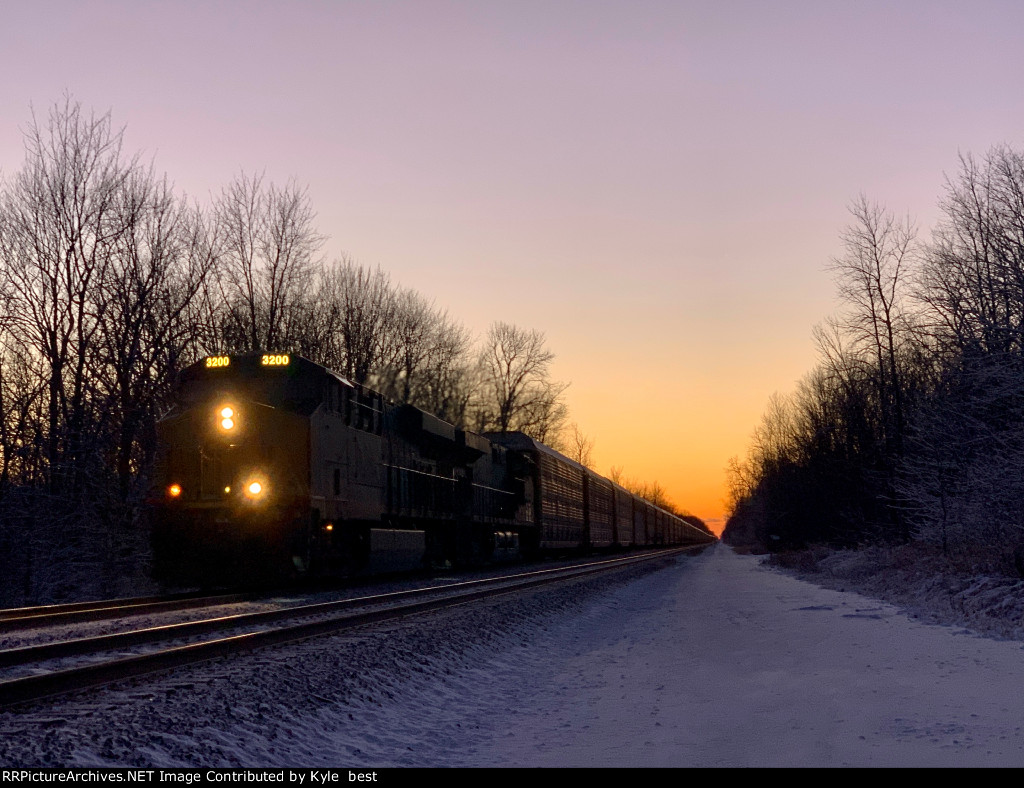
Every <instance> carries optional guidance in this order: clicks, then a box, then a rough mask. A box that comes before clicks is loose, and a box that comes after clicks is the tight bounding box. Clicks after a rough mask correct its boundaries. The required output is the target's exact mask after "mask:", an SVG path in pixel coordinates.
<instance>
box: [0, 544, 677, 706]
mask: <svg viewBox="0 0 1024 788" xmlns="http://www.w3.org/2000/svg"><path fill="white" fill-rule="evenodd" d="M690 549H693V548H692V547H690V548H673V549H670V550H663V551H658V552H656V553H647V554H644V555H642V556H629V557H626V558H616V559H608V560H604V561H599V562H594V563H588V564H585V565H582V566H573V567H564V568H561V569H546V570H540V571H536V572H528V573H524V574H519V575H513V576H511V577H508V576H506V577H502V578H489V579H483V580H470V581H464V582H461V583H456V584H452V585H447V586H433V587H431V588H429V589H418V590H411V591H397V592H392V593H390V594H383V595H379V596H374V597H360V598H358V599H350V600H340V601H339V602H333V603H320V604H314V605H303V606H300V607H298V608H287V609H282V610H275V611H267V612H266V613H256V614H241V616H240V617H236V616H227V617H221V618H218V619H211V620H209V621H202V622H192V625H199V626H200V627H202V626H209V627H210V629H209V630H207V632H209V631H215V630H217V629H220V630H223V629H225V628H231V629H237V628H238V627H240V626H252V625H254V624H257V623H258V624H261V625H262V624H266V623H273V622H274V621H280V620H284V619H287V618H296V617H303V618H309V617H310V616H315V615H321V614H324V613H331V612H335V613H337V612H339V611H342V609H343V608H344V607H346V606H347V607H352V606H353V605H362V606H366V605H372V604H376V603H381V602H394V601H396V600H402V599H408V598H409V597H411V596H424V595H428V594H434V595H437V594H441V596H435V598H433V599H425V600H419V601H407V602H405V603H399V604H396V605H392V606H388V607H383V608H377V609H373V610H364V611H361V612H349V613H347V614H344V613H343V614H342V615H334V616H331V617H328V618H321V619H318V620H314V621H304V622H301V623H296V624H291V625H287V626H281V627H277V628H273V629H266V630H257V631H252V632H246V633H241V634H234V635H229V636H226V637H223V638H216V639H213V640H207V641H203V642H200V643H192V644H188V645H183V646H172V647H169V648H166V649H162V650H159V651H155V652H152V653H149V654H139V655H134V656H128V657H121V658H118V659H114V660H108V661H103V662H98V663H92V664H87V665H81V666H77V667H72V668H67V669H64V670H56V671H51V672H48V673H42V674H37V675H31V676H24V677H20V678H13V679H7V680H5V681H0V706H11V705H14V704H20V703H25V702H28V701H32V700H39V699H42V698H46V697H51V696H55V695H63V694H67V693H69V692H74V691H77V690H81V689H87V688H90V687H96V686H100V685H104V684H109V683H112V682H114V681H119V680H122V679H128V678H134V677H137V676H141V675H145V674H148V673H153V672H157V671H162V670H166V669H169V668H173V667H179V666H184V665H190V664H195V663H199V662H205V661H208V660H211V659H216V658H218V657H224V656H229V655H232V654H237V653H240V652H242V651H250V650H253V649H256V648H262V647H264V646H270V645H278V644H282V643H290V642H294V641H298V640H305V639H308V638H311V637H316V636H319V635H325V634H331V633H336V632H340V631H342V630H344V629H349V628H352V627H357V626H361V625H365V624H372V623H380V622H383V621H388V620H392V619H397V618H403V617H405V616H410V615H415V614H418V613H423V612H427V611H432V610H438V609H442V608H447V607H454V606H457V605H463V604H467V603H469V602H474V601H477V600H480V599H485V598H487V597H492V596H499V595H502V594H509V593H515V592H519V591H523V590H527V589H530V588H534V587H538V586H542V585H546V584H550V583H556V582H560V581H566V580H574V579H579V578H582V577H586V576H589V575H592V574H596V573H599V572H604V571H609V570H612V569H618V568H621V567H624V566H629V565H632V564H635V563H640V562H645V561H650V560H654V559H657V558H665V557H669V556H673V555H677V554H679V553H682V552H686V551H687V550H690ZM453 592H454V593H453ZM329 606H335V608H334V610H328V607H329ZM264 616H265V617H264ZM258 617H263V618H258ZM239 618H242V619H245V623H240V622H239ZM225 622H227V623H225ZM188 626H190V624H183V625H169V626H168V627H156V628H151V629H149V630H140V631H139V632H141V633H155V632H156V631H162V633H163V634H162V635H161V636H158V637H155V638H154V639H155V640H166V639H168V638H171V637H173V638H180V637H184V636H185V635H182V634H181V633H182V632H184V631H185V630H183V629H179V628H178V627H188ZM168 632H172V633H173V634H167V633H168ZM199 632H200V629H199V628H197V629H195V630H194V631H192V632H191V633H190V634H197V633H199ZM132 634H138V633H122V635H112V636H101V637H100V638H85V639H82V640H83V641H100V640H103V641H108V642H109V639H111V638H118V637H122V636H130V635H132ZM146 637H147V638H148V637H150V635H149V634H147V635H146ZM139 642H153V641H152V640H147V641H137V642H136V643H132V645H137V644H138V643H139ZM69 644H78V641H66V642H65V643H63V644H60V643H54V644H43V645H42V646H30V647H26V648H24V649H12V650H10V651H9V652H5V653H10V652H27V650H31V649H35V650H37V651H36V653H37V654H50V656H47V657H39V658H38V659H46V658H53V657H54V656H68V655H70V654H71V653H78V654H82V653H89V652H90V651H92V652H98V651H99V649H92V648H90V649H89V651H76V652H75V651H73V652H66V653H63V654H61V653H56V652H52V649H58V652H59V648H58V647H60V646H62V645H63V646H68V645H69ZM127 644H128V643H127V642H124V643H122V644H121V645H122V646H123V645H127ZM71 647H72V648H73V649H78V648H83V647H84V643H83V644H80V645H73V646H71ZM116 647H117V646H106V647H105V648H104V649H103V650H107V649H109V648H116ZM25 661H26V662H27V661H28V660H25ZM33 661H37V660H33ZM7 664H19V663H16V662H9V663H7Z"/></svg>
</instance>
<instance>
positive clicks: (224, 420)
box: [220, 405, 235, 430]
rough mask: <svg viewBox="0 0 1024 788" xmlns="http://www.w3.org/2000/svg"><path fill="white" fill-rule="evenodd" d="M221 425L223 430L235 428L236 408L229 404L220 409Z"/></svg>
mask: <svg viewBox="0 0 1024 788" xmlns="http://www.w3.org/2000/svg"><path fill="white" fill-rule="evenodd" d="M220 426H221V429H223V430H232V429H234V428H235V409H234V408H232V407H231V406H229V405H225V406H224V407H223V408H221V409H220Z"/></svg>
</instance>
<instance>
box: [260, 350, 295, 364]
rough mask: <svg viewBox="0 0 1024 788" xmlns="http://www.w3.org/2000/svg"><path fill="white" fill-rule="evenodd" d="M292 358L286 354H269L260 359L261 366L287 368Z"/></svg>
mask: <svg viewBox="0 0 1024 788" xmlns="http://www.w3.org/2000/svg"><path fill="white" fill-rule="evenodd" d="M290 362H291V358H290V357H289V356H288V355H287V354H284V353H279V354H267V355H264V356H262V357H261V358H260V364H261V365H262V366H264V367H287V366H288V364H289V363H290Z"/></svg>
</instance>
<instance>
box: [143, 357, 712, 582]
mask: <svg viewBox="0 0 1024 788" xmlns="http://www.w3.org/2000/svg"><path fill="white" fill-rule="evenodd" d="M157 430H158V437H159V442H160V447H161V448H160V452H159V458H158V463H157V472H156V486H155V489H154V493H153V497H152V502H153V504H154V506H153V509H152V513H153V520H152V545H153V559H154V574H155V576H156V577H158V578H159V579H162V580H164V581H168V582H175V583H192V582H208V581H211V580H216V581H239V580H253V579H258V578H272V577H273V578H280V577H282V576H293V577H295V576H311V575H359V574H367V573H374V572H383V571H397V570H405V569H412V568H420V567H425V566H426V567H429V566H471V565H481V564H485V563H489V562H494V561H500V560H512V559H518V558H520V557H531V556H537V555H540V554H544V553H551V552H554V551H562V552H564V551H569V550H577V551H578V550H584V549H589V548H605V549H612V548H626V547H633V546H646V545H671V544H689V543H693V544H697V543H704V542H710V541H713V540H714V538H715V537H714V536H713V535H712V534H711V533H710V532H709V531H707V530H706V529H702V528H700V527H698V526H696V525H694V524H692V523H690V522H688V521H686V520H683V519H681V518H679V517H676V516H675V515H673V514H671V513H669V512H667V511H665V510H663V509H660V508H658V507H656V506H654V505H652V504H651V503H649V502H647V501H645V500H643V499H641V498H639V497H637V496H635V495H633V494H632V493H630V492H628V491H627V490H625V489H624V488H623V487H621V486H619V485H617V484H615V483H613V482H612V481H610V480H608V479H605V478H603V477H601V476H599V475H598V474H596V473H594V472H593V471H591V470H590V469H588V468H586V467H585V466H583V465H580V464H579V463H576V462H573V461H572V460H570V459H569V458H568V457H565V456H564V455H562V454H559V453H558V452H556V451H555V450H554V449H551V448H550V447H548V446H545V445H543V444H541V443H539V442H537V441H535V440H533V439H532V438H530V437H528V436H526V435H524V434H523V433H517V432H512V433H487V434H483V435H480V434H477V433H474V432H470V431H467V430H463V429H459V428H457V427H455V426H454V425H452V424H449V423H447V422H445V421H443V420H441V419H439V418H437V417H436V416H433V415H431V414H429V413H427V412H425V411H422V410H419V409H417V408H415V407H413V406H411V405H407V404H398V403H394V402H390V401H387V400H385V398H384V397H383V396H381V395H380V394H379V393H377V392H375V391H372V390H371V389H369V388H367V387H365V386H363V385H361V384H360V383H357V382H353V381H350V380H347V379H346V378H345V377H343V376H341V375H339V374H337V373H335V372H333V371H331V370H330V369H327V368H326V367H323V366H321V365H319V364H315V363H313V362H311V361H309V360H308V359H305V358H302V357H300V356H296V355H290V354H285V353H246V354H238V355H220V356H207V357H206V358H204V359H202V360H201V361H199V362H197V363H195V364H193V365H191V366H189V367H186V368H185V369H184V370H182V372H181V373H180V375H179V379H178V383H177V390H176V396H175V404H174V405H173V407H172V408H171V410H170V411H169V412H168V413H167V415H166V416H165V417H163V418H162V419H161V420H160V421H159V422H158V424H157Z"/></svg>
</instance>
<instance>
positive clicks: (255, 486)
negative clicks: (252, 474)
mask: <svg viewBox="0 0 1024 788" xmlns="http://www.w3.org/2000/svg"><path fill="white" fill-rule="evenodd" d="M265 493H266V488H265V487H264V486H263V483H262V482H258V481H255V480H254V481H251V482H249V483H248V484H246V485H245V494H246V495H247V496H248V497H249V498H253V499H255V498H262V497H263V495H264V494H265Z"/></svg>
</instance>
